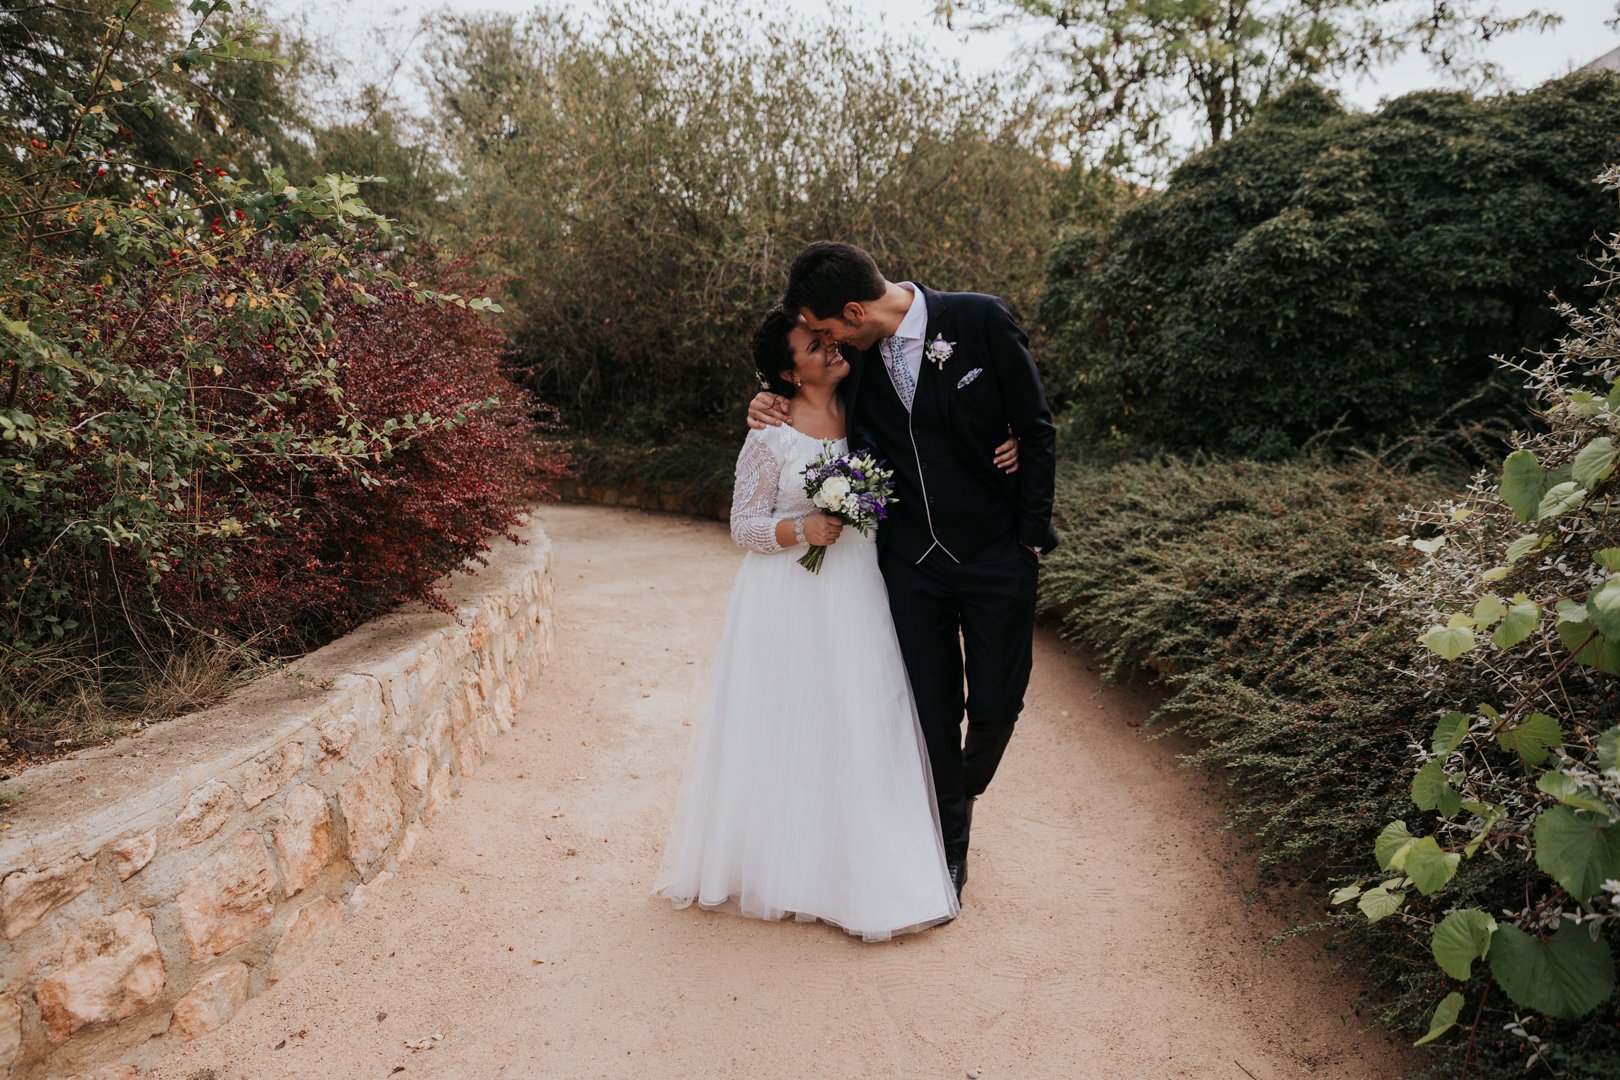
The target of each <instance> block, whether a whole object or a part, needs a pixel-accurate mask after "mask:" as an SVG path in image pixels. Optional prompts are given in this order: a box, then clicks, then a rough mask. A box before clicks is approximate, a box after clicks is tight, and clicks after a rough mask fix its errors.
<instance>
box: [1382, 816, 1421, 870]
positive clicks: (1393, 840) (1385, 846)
mask: <svg viewBox="0 0 1620 1080" xmlns="http://www.w3.org/2000/svg"><path fill="white" fill-rule="evenodd" d="M1416 842H1417V837H1415V836H1413V835H1412V834H1411V833H1410V832H1408V831H1407V828H1406V822H1404V821H1392V822H1390V823H1389V824H1388V825H1385V826H1384V831H1383V832H1381V833H1379V834H1378V839H1377V840H1374V841H1373V856H1374V857H1375V858H1376V859H1377V860H1378V869H1380V870H1399V869H1400V866H1399V864H1398V863H1397V859H1398V858H1400V857H1402V856H1404V855H1405V853H1406V849H1407V848H1409V847H1410V846H1411V845H1412V844H1414V843H1416Z"/></svg>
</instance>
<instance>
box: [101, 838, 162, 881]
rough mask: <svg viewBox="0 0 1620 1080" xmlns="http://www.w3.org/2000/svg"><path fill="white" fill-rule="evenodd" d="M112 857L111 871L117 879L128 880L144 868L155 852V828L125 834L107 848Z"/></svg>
mask: <svg viewBox="0 0 1620 1080" xmlns="http://www.w3.org/2000/svg"><path fill="white" fill-rule="evenodd" d="M107 854H108V856H109V857H110V858H111V859H112V866H113V872H114V873H116V874H117V875H118V880H119V881H128V880H129V879H130V878H132V877H134V876H135V875H136V874H138V873H140V872H141V870H142V869H144V868H145V866H146V864H147V863H149V862H151V861H152V856H153V855H156V854H157V830H156V829H148V830H146V831H145V832H143V833H137V834H135V835H133V836H126V837H124V838H123V839H122V840H120V841H118V842H117V843H115V844H113V845H112V846H111V847H109V848H108V849H107Z"/></svg>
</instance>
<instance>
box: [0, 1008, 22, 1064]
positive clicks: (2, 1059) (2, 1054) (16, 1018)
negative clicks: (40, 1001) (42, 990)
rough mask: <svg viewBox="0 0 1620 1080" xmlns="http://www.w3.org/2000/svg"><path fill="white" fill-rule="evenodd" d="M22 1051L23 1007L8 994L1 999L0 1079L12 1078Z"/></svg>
mask: <svg viewBox="0 0 1620 1080" xmlns="http://www.w3.org/2000/svg"><path fill="white" fill-rule="evenodd" d="M20 1049H22V1006H20V1005H18V1004H17V999H16V998H14V997H12V996H11V995H10V994H7V995H6V996H5V997H0V1077H6V1076H10V1075H11V1072H12V1069H13V1068H14V1067H15V1066H16V1064H17V1051H18V1050H20Z"/></svg>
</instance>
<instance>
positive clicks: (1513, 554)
mask: <svg viewBox="0 0 1620 1080" xmlns="http://www.w3.org/2000/svg"><path fill="white" fill-rule="evenodd" d="M1540 544H1541V534H1540V533H1531V534H1530V535H1529V536H1521V537H1519V538H1518V539H1517V540H1515V541H1513V543H1511V544H1509V545H1508V549H1507V556H1506V557H1507V561H1508V562H1509V563H1516V562H1518V561H1519V560H1520V559H1522V558H1524V557H1525V556H1526V555H1528V554H1530V553H1531V552H1532V551H1534V550H1535V549H1536V548H1537V547H1538V546H1539V545H1540Z"/></svg>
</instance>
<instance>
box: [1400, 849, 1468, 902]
mask: <svg viewBox="0 0 1620 1080" xmlns="http://www.w3.org/2000/svg"><path fill="white" fill-rule="evenodd" d="M1460 862H1462V856H1461V855H1460V854H1458V853H1457V852H1455V851H1442V850H1441V849H1440V845H1439V844H1438V843H1437V842H1436V841H1435V839H1434V837H1432V836H1425V837H1424V838H1423V839H1421V840H1419V841H1417V842H1416V843H1414V844H1413V845H1412V847H1411V848H1410V849H1409V850H1408V851H1407V852H1406V861H1405V863H1404V864H1403V866H1402V869H1404V870H1405V871H1406V876H1407V877H1409V878H1411V879H1412V884H1413V885H1416V886H1417V890H1418V892H1420V893H1422V894H1423V895H1424V896H1433V895H1434V894H1435V893H1437V892H1439V891H1440V890H1441V889H1443V888H1445V886H1446V882H1448V881H1450V880H1451V879H1452V878H1453V877H1455V876H1456V874H1457V864H1458V863H1460Z"/></svg>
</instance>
